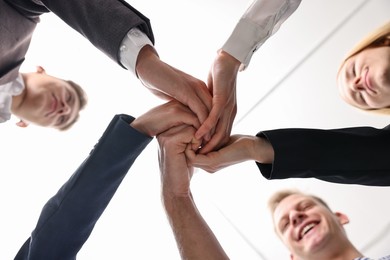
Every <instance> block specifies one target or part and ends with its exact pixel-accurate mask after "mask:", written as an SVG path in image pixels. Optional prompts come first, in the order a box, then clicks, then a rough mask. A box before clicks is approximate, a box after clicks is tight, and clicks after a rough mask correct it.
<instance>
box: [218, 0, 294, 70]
mask: <svg viewBox="0 0 390 260" xmlns="http://www.w3.org/2000/svg"><path fill="white" fill-rule="evenodd" d="M300 3H301V0H254V1H253V2H252V4H251V5H250V6H249V7H248V9H247V10H246V11H245V13H244V15H243V16H242V17H241V18H240V20H239V22H238V23H237V25H236V27H235V28H234V30H233V32H232V34H231V35H230V37H229V38H228V40H227V41H226V43H225V44H224V45H223V46H222V50H224V51H225V52H227V53H229V54H230V55H232V56H233V57H234V58H236V59H237V60H239V61H240V62H241V66H240V71H242V70H244V69H245V68H246V67H247V66H248V65H249V62H250V60H251V58H252V55H253V53H254V52H255V51H256V50H258V49H259V48H260V47H261V45H263V43H264V42H265V41H266V40H267V39H268V38H269V37H270V36H272V35H273V34H274V33H275V32H277V31H278V29H279V28H280V26H281V25H282V23H283V22H284V21H285V20H286V19H287V18H288V17H289V16H290V15H291V14H292V13H294V12H295V10H296V9H297V8H298V6H299V4H300Z"/></svg>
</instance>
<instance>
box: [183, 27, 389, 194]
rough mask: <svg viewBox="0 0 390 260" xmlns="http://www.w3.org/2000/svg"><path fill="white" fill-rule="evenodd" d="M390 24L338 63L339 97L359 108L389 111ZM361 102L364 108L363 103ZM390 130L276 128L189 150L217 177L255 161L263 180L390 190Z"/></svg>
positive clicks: (196, 161) (195, 162) (199, 164)
mask: <svg viewBox="0 0 390 260" xmlns="http://www.w3.org/2000/svg"><path fill="white" fill-rule="evenodd" d="M389 28H390V22H387V23H386V24H385V25H383V26H381V27H379V28H378V29H376V30H374V31H373V33H371V34H370V35H369V36H368V37H367V38H365V39H364V40H363V41H362V42H361V43H359V44H358V45H357V46H358V47H356V48H354V49H353V50H352V52H351V53H350V54H349V55H348V56H347V58H346V59H345V60H344V61H343V62H342V64H341V67H340V70H339V72H338V83H339V89H340V92H341V93H343V94H342V97H343V98H344V99H346V100H347V101H348V102H350V103H351V104H352V105H356V106H358V107H359V108H362V109H366V110H369V111H371V110H373V111H382V112H385V111H387V110H388V107H390V40H389V37H390V31H389ZM364 102H365V103H364ZM389 144H390V126H387V127H385V128H383V129H377V128H374V127H369V126H362V127H350V128H342V129H329V130H322V129H302V128H293V129H277V130H268V131H261V132H259V133H258V134H257V135H256V136H251V135H233V136H231V137H230V141H229V143H228V145H226V146H225V147H223V148H221V149H219V150H218V151H214V152H210V153H208V154H201V153H195V152H194V151H191V150H189V151H187V157H188V158H189V160H190V161H191V163H192V164H193V165H194V166H195V167H200V168H203V169H204V170H206V171H208V172H215V171H218V170H220V169H222V168H224V167H227V166H229V165H232V164H235V163H239V162H243V161H247V160H254V161H256V163H257V165H258V167H259V170H260V171H261V173H262V175H263V176H264V177H265V178H267V179H286V178H317V179H321V180H324V181H329V182H336V183H345V184H361V185H371V186H390V160H389V159H388V155H389V154H390V146H389Z"/></svg>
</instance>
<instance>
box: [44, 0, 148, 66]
mask: <svg viewBox="0 0 390 260" xmlns="http://www.w3.org/2000/svg"><path fill="white" fill-rule="evenodd" d="M42 2H43V3H44V5H45V6H46V7H47V8H48V9H49V10H50V11H52V12H53V13H55V14H56V15H57V16H58V17H60V18H61V19H62V20H63V21H64V22H65V23H67V24H68V25H69V26H71V27H72V28H73V29H75V30H76V31H78V32H79V33H80V34H82V35H83V36H84V37H86V38H87V39H88V40H89V41H90V42H91V43H92V44H93V45H94V46H95V47H96V48H98V49H100V50H101V51H103V52H104V53H105V54H106V55H108V56H109V57H110V58H111V59H113V60H114V61H116V62H118V63H119V64H121V63H120V61H119V57H118V56H119V49H120V46H121V42H122V40H123V39H124V37H125V36H126V34H127V32H128V31H129V30H130V29H132V28H134V27H138V28H139V29H140V30H141V31H143V32H144V33H145V34H146V35H147V36H148V37H149V39H150V40H151V41H152V42H154V36H153V31H152V27H151V25H150V22H149V19H148V18H147V17H145V16H144V15H143V14H142V13H140V12H139V11H137V10H136V9H135V8H133V7H132V6H130V5H129V4H128V3H127V2H126V1H124V0H67V1H58V0H42Z"/></svg>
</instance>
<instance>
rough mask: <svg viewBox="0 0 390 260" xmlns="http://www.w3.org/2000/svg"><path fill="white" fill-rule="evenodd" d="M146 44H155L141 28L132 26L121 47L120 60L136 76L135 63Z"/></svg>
mask: <svg viewBox="0 0 390 260" xmlns="http://www.w3.org/2000/svg"><path fill="white" fill-rule="evenodd" d="M145 45H151V46H153V43H152V42H151V40H150V39H149V38H148V36H146V34H145V33H143V32H142V31H141V30H140V29H138V28H132V29H131V30H130V31H128V32H127V34H126V36H125V37H124V38H123V40H122V43H121V47H120V48H119V61H120V62H121V63H122V65H123V66H124V67H125V68H126V69H128V70H130V71H131V72H133V73H134V75H136V76H137V72H136V71H135V65H136V63H137V58H138V53H139V52H140V50H141V49H142V47H144V46H145ZM137 77H138V76H137Z"/></svg>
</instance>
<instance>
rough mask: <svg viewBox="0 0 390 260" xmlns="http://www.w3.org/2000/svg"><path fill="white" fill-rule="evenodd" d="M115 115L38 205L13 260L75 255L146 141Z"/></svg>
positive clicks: (128, 118)
mask: <svg viewBox="0 0 390 260" xmlns="http://www.w3.org/2000/svg"><path fill="white" fill-rule="evenodd" d="M132 120H133V118H132V117H130V116H126V115H120V116H119V115H117V116H115V117H114V119H113V120H112V121H111V123H110V125H109V126H108V127H107V129H106V131H105V132H104V134H103V136H102V137H101V138H100V140H99V142H98V143H97V145H95V147H94V149H93V150H92V151H91V153H90V155H89V156H88V157H87V159H86V160H85V161H84V162H83V163H82V164H81V165H80V167H79V168H78V169H77V170H76V171H75V173H74V174H73V175H72V176H71V177H70V179H69V180H68V181H67V182H66V183H65V184H64V185H63V186H62V187H61V188H60V189H59V191H58V192H57V194H56V195H54V196H53V197H52V198H51V199H50V200H49V201H48V202H47V203H46V204H45V206H44V207H43V209H42V212H41V215H40V217H39V220H38V223H37V225H36V227H35V229H34V231H33V232H32V234H31V237H30V238H29V239H28V240H27V241H26V243H25V244H24V245H23V247H22V248H21V249H20V250H19V253H18V254H17V256H16V257H15V259H18V260H19V259H29V260H30V259H74V258H75V256H76V254H77V252H78V251H79V250H80V248H81V247H82V246H83V244H84V243H85V241H86V240H87V239H88V237H89V235H90V234H91V232H92V230H93V228H94V226H95V224H96V222H97V221H98V219H99V218H100V216H101V215H102V214H103V212H104V210H105V209H106V207H107V205H108V203H109V202H110V200H111V198H112V197H113V196H114V194H115V192H116V190H117V188H118V187H119V185H120V183H121V182H122V180H123V178H124V177H125V176H126V173H127V171H128V170H129V168H130V167H131V165H132V164H133V162H134V161H135V159H136V158H137V157H138V155H139V154H140V153H141V151H142V150H143V149H144V148H145V147H146V145H147V144H148V143H149V142H150V141H151V137H148V136H145V135H144V134H142V133H140V132H138V131H136V130H135V129H133V128H131V127H130V126H129V123H130V122H131V121H132Z"/></svg>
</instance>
